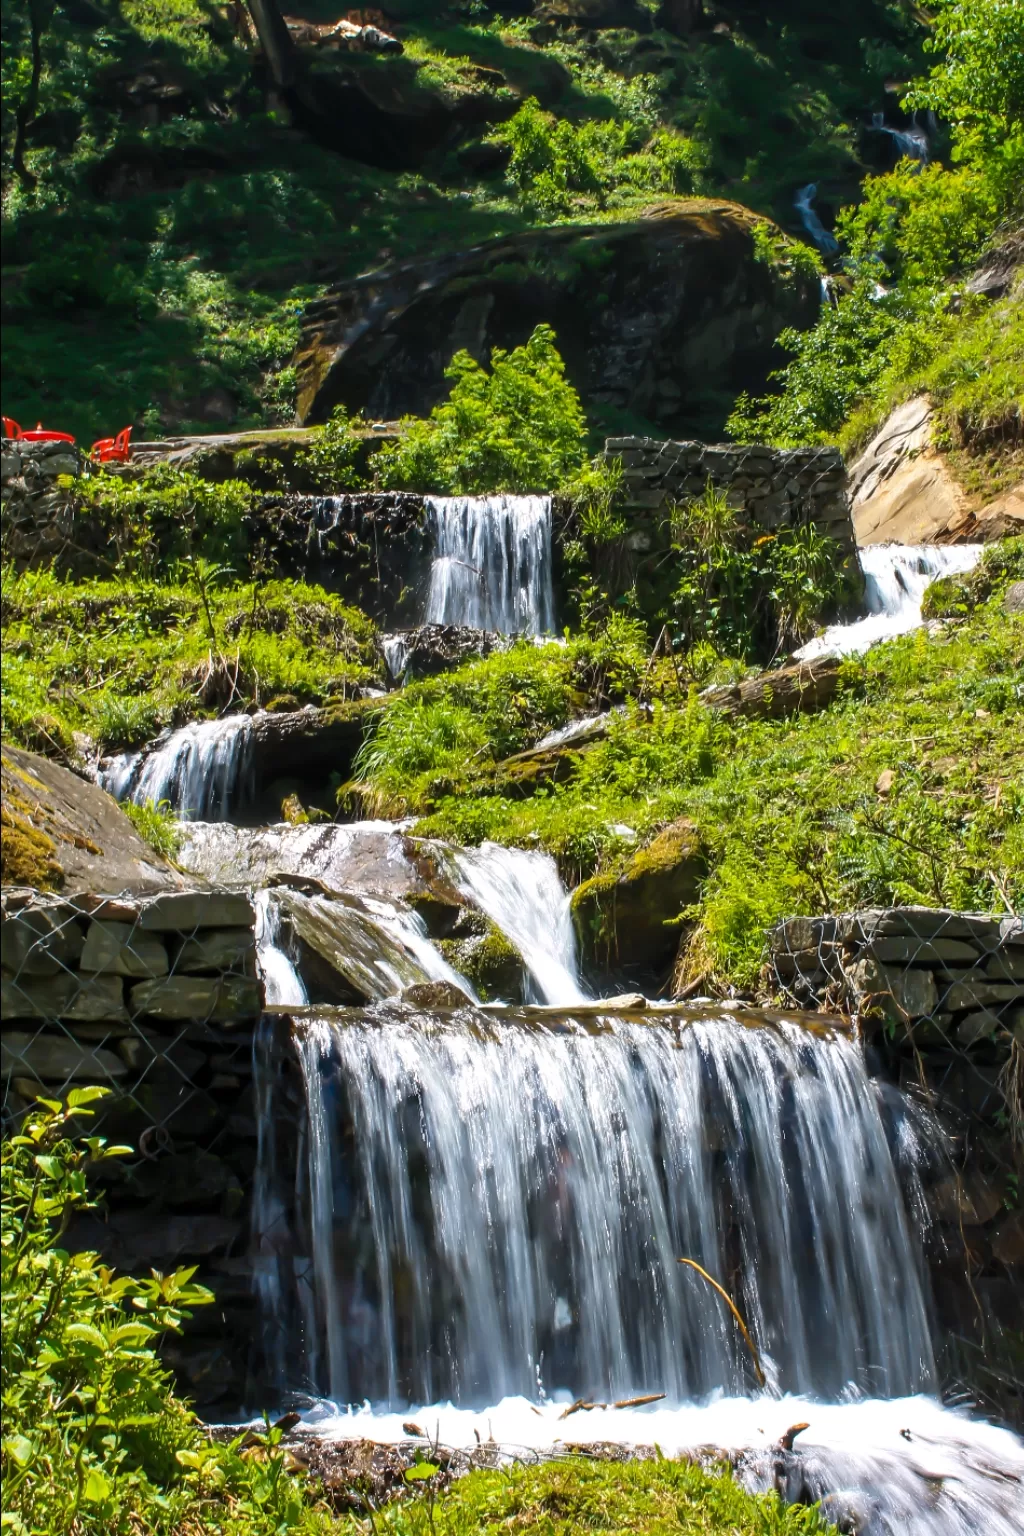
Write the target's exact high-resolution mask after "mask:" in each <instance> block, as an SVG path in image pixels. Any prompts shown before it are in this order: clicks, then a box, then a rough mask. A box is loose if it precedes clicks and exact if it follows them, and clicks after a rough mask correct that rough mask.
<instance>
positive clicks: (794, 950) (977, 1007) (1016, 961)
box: [770, 907, 1024, 1048]
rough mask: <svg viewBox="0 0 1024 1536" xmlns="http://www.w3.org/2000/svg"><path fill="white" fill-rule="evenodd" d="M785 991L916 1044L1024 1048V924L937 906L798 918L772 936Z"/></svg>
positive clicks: (773, 953) (779, 978)
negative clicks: (1009, 1038) (1000, 1042)
mask: <svg viewBox="0 0 1024 1536" xmlns="http://www.w3.org/2000/svg"><path fill="white" fill-rule="evenodd" d="M770 951H771V965H772V968H773V970H774V973H775V978H776V981H777V983H778V985H779V987H780V989H781V990H782V991H784V992H786V993H788V994H789V995H790V996H791V997H792V998H793V1000H794V1001H795V1002H797V1003H798V1004H799V1005H800V1006H801V1007H827V1008H829V1009H832V1010H835V1009H837V1008H838V1009H841V1010H843V1011H845V1012H849V1013H852V1014H855V1015H857V1016H858V1018H859V1019H860V1020H861V1022H862V1023H863V1024H864V1025H865V1026H867V1027H868V1028H869V1029H870V1028H879V1027H884V1026H889V1027H890V1028H891V1029H893V1028H894V1029H896V1030H898V1031H899V1032H900V1033H904V1032H908V1033H909V1034H911V1035H912V1037H913V1040H914V1042H915V1044H917V1045H940V1044H955V1045H957V1046H960V1047H963V1048H967V1047H971V1046H974V1045H977V1044H979V1043H981V1042H984V1041H991V1040H993V1039H995V1037H996V1036H997V1035H998V1034H999V1033H1000V1031H1003V1030H1006V1031H1009V1032H1010V1033H1011V1034H1012V1035H1014V1036H1015V1037H1016V1038H1017V1039H1020V1040H1022V1041H1024V920H1022V919H1021V918H1017V917H1004V918H999V917H984V916H979V915H974V914H971V913H965V912H951V911H947V910H945V909H942V908H938V909H936V908H931V907H896V908H892V909H890V910H872V911H865V912H854V913H849V914H846V915H840V916H829V917H793V918H789V919H788V920H787V921H785V922H782V923H779V924H778V925H777V927H776V928H775V929H774V930H773V932H772V934H771V937H770Z"/></svg>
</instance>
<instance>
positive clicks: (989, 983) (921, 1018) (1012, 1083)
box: [767, 907, 1024, 1422]
mask: <svg viewBox="0 0 1024 1536" xmlns="http://www.w3.org/2000/svg"><path fill="white" fill-rule="evenodd" d="M767 971H768V981H769V985H771V986H772V987H773V988H774V989H775V990H776V991H777V992H778V993H779V994H780V995H781V996H782V997H783V999H784V1000H785V1001H787V1002H789V1003H791V1004H793V1005H795V1006H797V1007H800V1008H815V1009H824V1010H827V1011H830V1012H838V1013H843V1014H846V1015H849V1016H852V1017H853V1018H854V1019H855V1020H856V1022H857V1024H858V1026H859V1028H860V1031H861V1033H862V1035H863V1037H864V1040H865V1044H866V1046H867V1048H868V1049H869V1051H870V1052H872V1053H873V1055H874V1056H875V1058H876V1059H877V1060H878V1062H879V1066H880V1070H881V1073H882V1075H883V1076H884V1077H887V1078H889V1079H890V1080H895V1081H896V1082H898V1084H899V1086H900V1087H901V1088H902V1089H903V1090H904V1091H906V1092H908V1093H910V1094H912V1095H913V1096H915V1097H918V1098H921V1099H923V1100H924V1101H925V1103H926V1104H927V1105H928V1107H929V1108H930V1109H931V1110H932V1111H934V1113H935V1115H936V1117H937V1119H938V1122H939V1124H940V1126H941V1128H942V1130H943V1131H944V1133H945V1139H946V1148H947V1153H948V1156H947V1158H946V1159H944V1160H943V1161H942V1163H941V1164H940V1165H939V1167H938V1168H937V1169H936V1174H935V1178H934V1181H933V1183H932V1186H931V1188H930V1190H929V1208H930V1216H931V1224H930V1226H929V1228H928V1230H927V1231H926V1232H925V1233H924V1234H923V1237H924V1241H925V1245H926V1251H927V1253H928V1258H929V1267H930V1269H931V1274H932V1280H933V1292H934V1296H935V1305H936V1311H937V1315H938V1322H939V1330H940V1337H941V1341H942V1355H943V1366H944V1371H945V1375H946V1378H947V1380H949V1381H952V1382H956V1381H959V1382H961V1383H962V1384H963V1385H964V1388H965V1390H966V1391H967V1392H968V1393H969V1395H970V1396H972V1397H975V1398H977V1397H978V1396H979V1395H980V1396H981V1398H982V1400H983V1401H984V1402H985V1403H986V1404H987V1405H988V1406H989V1407H990V1408H992V1409H993V1410H994V1411H996V1412H998V1413H1000V1414H1003V1415H1005V1416H1007V1417H1009V1418H1012V1419H1014V1420H1015V1421H1017V1422H1020V1421H1021V1420H1022V1419H1024V1209H1022V1196H1024V1190H1022V1188H1021V1179H1022V1174H1024V920H1022V919H1021V918H1020V917H1018V916H1015V915H1013V914H1006V915H1004V916H1002V917H988V916H984V915H978V914H971V913H963V912H952V911H946V910H942V909H933V908H924V907H901V908H896V909H891V910H873V911H863V912H857V913H850V914H845V915H833V916H827V917H817V918H791V919H789V920H788V921H786V922H783V923H780V924H779V925H778V926H777V927H776V928H775V929H774V930H773V931H772V933H771V935H770V937H769V959H768V967H767Z"/></svg>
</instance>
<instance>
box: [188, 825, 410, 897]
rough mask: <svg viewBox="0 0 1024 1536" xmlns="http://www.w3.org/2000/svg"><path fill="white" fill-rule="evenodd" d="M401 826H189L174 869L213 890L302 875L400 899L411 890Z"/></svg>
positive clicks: (258, 884) (345, 887)
mask: <svg viewBox="0 0 1024 1536" xmlns="http://www.w3.org/2000/svg"><path fill="white" fill-rule="evenodd" d="M403 830H404V827H403V824H402V823H401V822H394V821H360V822H355V823H352V824H351V825H347V826H337V825H335V824H334V823H333V822H327V823H323V824H319V825H318V824H316V823H312V822H310V823H307V824H301V825H298V826H292V825H290V824H289V823H287V822H278V823H276V824H275V825H274V826H270V827H253V828H249V827H235V826H231V825H230V824H228V823H225V822H216V823H213V822H192V823H190V824H188V825H186V826H185V827H184V828H183V829H182V845H181V848H180V850H179V852H178V862H179V863H180V864H181V865H182V866H183V867H184V868H185V869H187V870H189V871H190V872H191V873H192V874H196V875H203V876H204V877H205V878H206V879H207V880H210V881H212V882H213V883H214V884H215V885H243V886H249V887H259V886H263V885H266V884H267V883H268V881H269V879H270V876H271V875H273V874H276V873H281V874H287V875H309V876H312V877H314V878H315V879H317V880H322V881H323V882H324V884H325V885H329V886H332V887H334V888H335V889H337V890H344V889H348V890H357V891H363V892H372V893H373V894H374V895H382V896H403V895H405V894H406V892H407V891H408V890H409V889H410V887H411V884H412V883H413V879H414V876H413V871H412V869H411V867H410V865H409V862H408V860H407V858H406V855H405V845H404V839H403Z"/></svg>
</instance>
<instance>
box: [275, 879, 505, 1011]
mask: <svg viewBox="0 0 1024 1536" xmlns="http://www.w3.org/2000/svg"><path fill="white" fill-rule="evenodd" d="M276 902H277V908H278V912H279V914H280V917H283V918H286V919H287V920H288V923H289V925H290V927H291V928H292V931H293V932H294V933H295V935H296V936H297V937H298V938H299V939H300V940H301V941H302V942H303V943H304V944H306V945H307V946H309V948H311V949H313V950H314V951H315V952H316V953H317V954H318V955H319V956H320V957H321V959H322V960H324V961H326V963H327V964H328V965H329V966H331V967H332V969H333V970H335V971H336V972H337V973H338V975H339V976H340V977H343V978H344V980H345V981H346V982H347V983H348V985H349V986H350V987H351V988H352V989H353V991H354V992H355V994H356V996H357V997H362V998H364V999H365V1000H366V1001H376V1000H381V999H383V998H388V997H397V996H398V995H399V994H400V993H401V992H402V991H403V990H404V988H406V987H411V986H414V985H416V984H417V983H420V982H425V981H448V982H452V983H453V984H454V985H455V986H457V987H460V988H461V989H462V991H464V992H465V993H467V995H468V996H470V997H473V996H475V994H474V992H473V989H472V987H471V986H470V985H469V983H468V982H467V981H466V980H465V978H464V977H462V976H460V975H459V974H458V972H457V971H455V970H453V969H452V967H451V966H450V965H449V964H448V963H447V961H446V960H445V959H444V958H443V957H442V955H441V953H440V951H439V950H438V949H437V948H436V947H435V946H434V945H433V944H432V943H431V941H430V938H429V937H428V935H427V929H426V924H425V923H424V921H423V919H422V918H421V917H420V916H419V914H418V913H417V912H413V911H412V910H411V908H409V907H407V906H404V905H403V904H401V903H399V902H395V901H388V900H386V899H383V898H375V897H372V896H357V895H353V894H351V893H348V892H337V893H335V894H334V895H332V896H306V895H304V894H303V893H302V892H301V891H294V890H289V889H287V888H284V889H281V890H280V891H278V892H277V893H276Z"/></svg>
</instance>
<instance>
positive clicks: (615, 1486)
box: [377, 1458, 828, 1536]
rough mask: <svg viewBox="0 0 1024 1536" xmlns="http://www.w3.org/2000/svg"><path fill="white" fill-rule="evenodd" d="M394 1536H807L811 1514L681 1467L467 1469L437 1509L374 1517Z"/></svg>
mask: <svg viewBox="0 0 1024 1536" xmlns="http://www.w3.org/2000/svg"><path fill="white" fill-rule="evenodd" d="M377 1524H378V1526H379V1528H380V1529H381V1530H383V1531H387V1532H393V1533H394V1536H437V1533H443V1536H507V1533H512V1532H514V1533H515V1536H583V1533H585V1532H602V1533H604V1536H633V1533H634V1532H635V1533H638V1536H639V1533H643V1536H717V1533H719V1532H721V1533H722V1536H725V1533H728V1536H814V1533H817V1532H824V1531H826V1530H827V1529H828V1527H827V1526H826V1525H825V1523H824V1521H823V1520H822V1519H821V1517H820V1515H819V1514H818V1513H817V1511H816V1510H813V1509H803V1508H796V1507H789V1508H787V1507H785V1506H783V1505H782V1504H781V1503H780V1502H779V1500H778V1497H777V1496H776V1495H775V1494H769V1495H766V1496H763V1497H754V1496H753V1495H751V1494H748V1493H746V1492H745V1491H744V1490H743V1489H742V1488H741V1487H740V1486H739V1485H738V1483H736V1481H735V1480H734V1478H733V1477H732V1475H731V1473H729V1472H728V1471H726V1470H725V1469H720V1470H715V1469H711V1470H705V1469H703V1468H701V1467H698V1466H693V1465H691V1464H690V1463H688V1462H678V1461H666V1460H665V1459H663V1458H659V1459H657V1460H654V1461H633V1462H611V1463H608V1462H605V1463H600V1462H597V1463H595V1462H590V1461H582V1460H579V1459H577V1458H572V1459H570V1460H566V1461H560V1462H549V1463H547V1464H543V1465H541V1466H539V1467H517V1468H515V1469H513V1470H511V1471H507V1472H473V1473H470V1475H469V1476H468V1477H465V1478H462V1479H460V1480H459V1481H458V1482H456V1483H454V1484H453V1485H452V1488H451V1490H450V1491H449V1492H448V1493H447V1494H446V1495H445V1496H443V1497H442V1498H441V1499H439V1500H438V1503H437V1506H436V1509H432V1508H431V1507H430V1506H429V1505H427V1504H425V1502H420V1503H417V1504H416V1505H413V1506H411V1507H410V1506H406V1507H403V1506H397V1507H394V1508H392V1509H390V1510H385V1511H383V1512H382V1513H381V1514H380V1515H378V1516H377Z"/></svg>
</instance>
